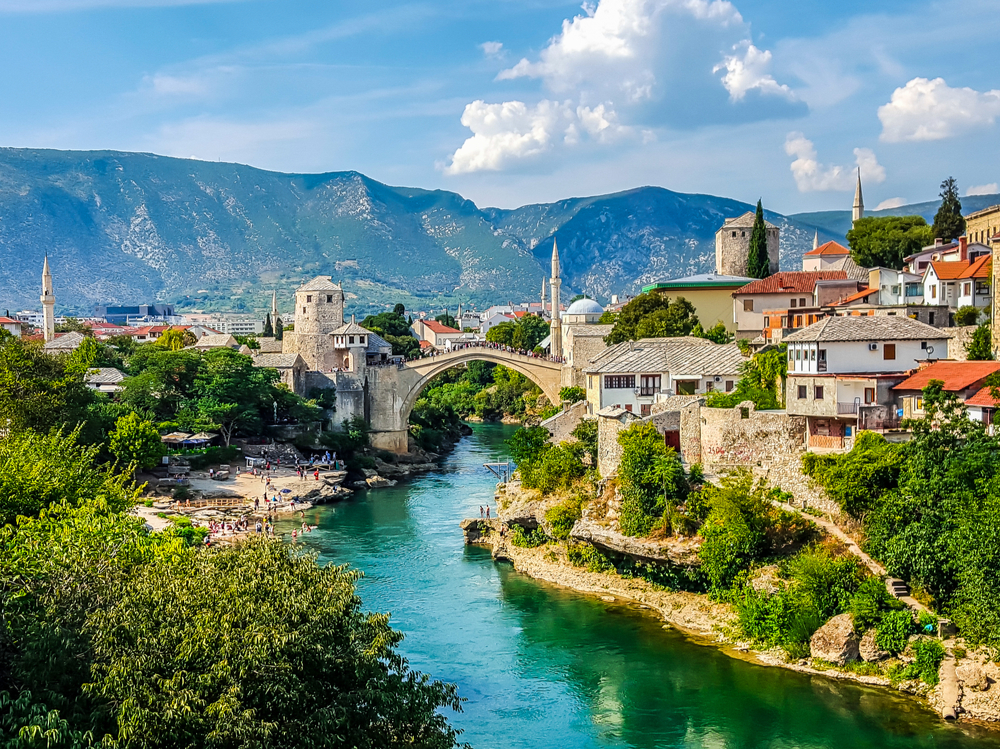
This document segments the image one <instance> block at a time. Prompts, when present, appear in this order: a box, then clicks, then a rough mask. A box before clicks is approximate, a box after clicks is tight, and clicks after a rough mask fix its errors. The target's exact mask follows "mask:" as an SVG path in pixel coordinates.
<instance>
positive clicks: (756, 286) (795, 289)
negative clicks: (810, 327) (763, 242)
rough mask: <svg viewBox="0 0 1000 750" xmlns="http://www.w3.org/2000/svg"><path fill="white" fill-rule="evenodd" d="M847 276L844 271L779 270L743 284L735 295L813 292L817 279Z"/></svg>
mask: <svg viewBox="0 0 1000 750" xmlns="http://www.w3.org/2000/svg"><path fill="white" fill-rule="evenodd" d="M846 278H847V273H846V272H844V271H779V272H778V273H776V274H772V275H771V276H768V277H767V278H766V279H758V280H757V281H751V282H750V283H749V284H747V285H746V286H741V287H740V288H739V289H737V290H736V291H735V292H733V296H734V297H735V296H736V295H743V294H781V293H783V292H787V293H789V294H803V293H804V292H812V290H813V287H815V286H816V282H817V281H828V280H829V281H840V280H843V279H846Z"/></svg>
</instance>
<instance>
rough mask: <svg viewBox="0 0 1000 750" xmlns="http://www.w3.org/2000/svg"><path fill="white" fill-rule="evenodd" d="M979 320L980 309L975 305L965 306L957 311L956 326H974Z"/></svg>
mask: <svg viewBox="0 0 1000 750" xmlns="http://www.w3.org/2000/svg"><path fill="white" fill-rule="evenodd" d="M977 320H979V308H978V307H975V306H973V305H963V306H962V307H960V308H958V309H957V310H956V311H955V325H957V326H974V325H975V324H976V321H977Z"/></svg>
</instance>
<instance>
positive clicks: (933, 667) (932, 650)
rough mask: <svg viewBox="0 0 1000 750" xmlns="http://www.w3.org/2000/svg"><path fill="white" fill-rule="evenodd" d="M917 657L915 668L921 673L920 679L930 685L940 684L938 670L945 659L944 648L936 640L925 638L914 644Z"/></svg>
mask: <svg viewBox="0 0 1000 750" xmlns="http://www.w3.org/2000/svg"><path fill="white" fill-rule="evenodd" d="M913 653H914V654H915V655H916V661H915V662H914V666H915V667H916V668H917V670H918V672H919V673H920V679H921V680H923V681H924V682H926V683H927V684H928V685H937V684H938V669H939V668H940V667H941V661H942V660H943V659H944V646H942V645H941V641H939V640H936V639H934V638H923V639H921V640H919V641H916V642H915V643H914V644H913Z"/></svg>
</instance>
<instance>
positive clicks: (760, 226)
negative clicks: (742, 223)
mask: <svg viewBox="0 0 1000 750" xmlns="http://www.w3.org/2000/svg"><path fill="white" fill-rule="evenodd" d="M770 275H771V260H770V258H769V257H768V254H767V228H766V227H765V226H764V208H763V206H761V203H760V200H758V201H757V215H756V217H754V220H753V229H752V230H751V232H750V248H749V250H748V252H747V276H749V277H750V278H752V279H766V278H767V277H768V276H770Z"/></svg>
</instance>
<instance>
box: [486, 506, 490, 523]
mask: <svg viewBox="0 0 1000 750" xmlns="http://www.w3.org/2000/svg"><path fill="white" fill-rule="evenodd" d="M486 520H487V521H489V520H490V506H488V505H487V506H486Z"/></svg>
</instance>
